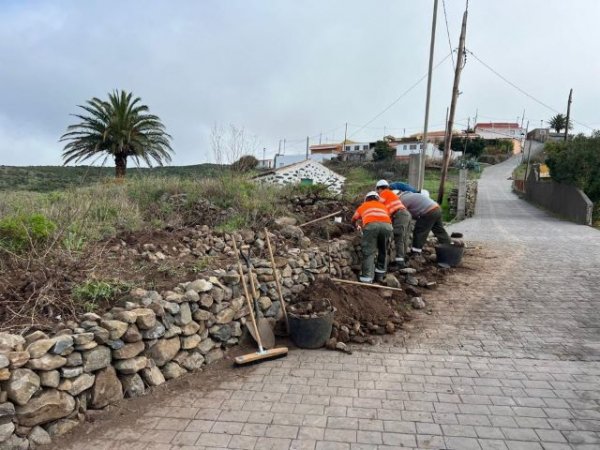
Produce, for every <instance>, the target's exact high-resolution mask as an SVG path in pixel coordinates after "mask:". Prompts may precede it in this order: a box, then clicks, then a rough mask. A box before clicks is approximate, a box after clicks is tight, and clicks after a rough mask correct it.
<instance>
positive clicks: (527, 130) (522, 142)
mask: <svg viewBox="0 0 600 450" xmlns="http://www.w3.org/2000/svg"><path fill="white" fill-rule="evenodd" d="M522 128H523V127H521V129H522ZM527 133H529V120H528V121H527V128H525V136H524V137H523V139H521V147H522V150H521V152H522V153H523V156H525V143H526V142H527ZM521 159H523V158H521ZM521 162H523V161H521Z"/></svg>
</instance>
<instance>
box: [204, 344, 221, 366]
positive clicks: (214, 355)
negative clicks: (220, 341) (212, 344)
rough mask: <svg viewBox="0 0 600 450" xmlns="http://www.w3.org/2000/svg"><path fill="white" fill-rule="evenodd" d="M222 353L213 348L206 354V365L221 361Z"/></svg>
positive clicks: (218, 349)
mask: <svg viewBox="0 0 600 450" xmlns="http://www.w3.org/2000/svg"><path fill="white" fill-rule="evenodd" d="M223 356H225V355H224V353H223V350H221V349H220V348H213V349H212V350H211V351H210V352H208V353H207V354H206V357H205V360H206V364H212V363H213V362H215V361H218V360H220V359H223Z"/></svg>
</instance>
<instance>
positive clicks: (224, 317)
mask: <svg viewBox="0 0 600 450" xmlns="http://www.w3.org/2000/svg"><path fill="white" fill-rule="evenodd" d="M233 316H235V311H234V310H233V309H231V308H225V309H224V310H222V311H221V312H219V313H218V314H217V316H216V322H217V323H218V324H226V323H229V322H231V321H232V320H233Z"/></svg>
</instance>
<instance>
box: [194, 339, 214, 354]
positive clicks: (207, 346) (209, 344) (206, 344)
mask: <svg viewBox="0 0 600 450" xmlns="http://www.w3.org/2000/svg"><path fill="white" fill-rule="evenodd" d="M215 345H216V343H215V342H214V341H213V340H212V339H211V338H206V339H203V340H202V341H201V342H200V344H199V345H198V347H197V350H198V351H199V352H200V353H201V354H203V355H206V354H207V353H208V352H209V351H211V350H212V349H213V348H214V346H215Z"/></svg>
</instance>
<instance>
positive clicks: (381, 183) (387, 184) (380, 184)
mask: <svg viewBox="0 0 600 450" xmlns="http://www.w3.org/2000/svg"><path fill="white" fill-rule="evenodd" d="M389 185H390V184H389V183H388V182H387V181H386V180H379V181H378V182H377V184H376V185H375V188H380V187H389Z"/></svg>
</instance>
